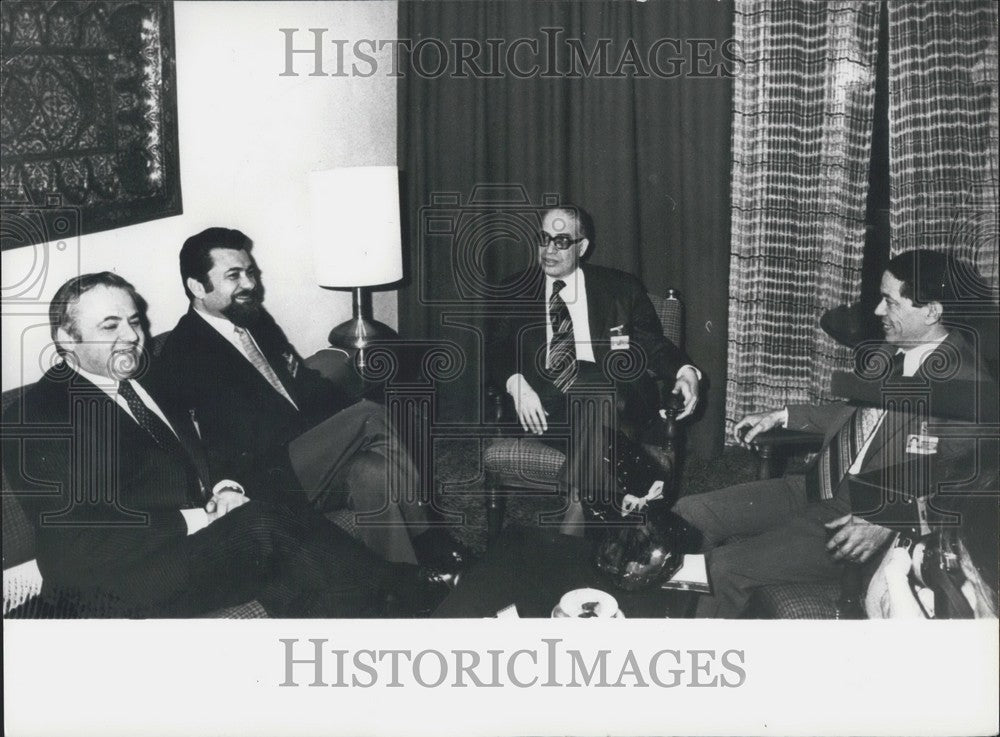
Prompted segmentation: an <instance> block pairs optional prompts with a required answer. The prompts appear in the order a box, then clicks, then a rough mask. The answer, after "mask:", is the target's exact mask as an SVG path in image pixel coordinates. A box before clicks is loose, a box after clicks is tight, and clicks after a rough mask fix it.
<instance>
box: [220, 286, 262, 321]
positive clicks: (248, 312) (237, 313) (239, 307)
mask: <svg viewBox="0 0 1000 737" xmlns="http://www.w3.org/2000/svg"><path fill="white" fill-rule="evenodd" d="M244 294H245V293H244ZM236 296H237V295H233V301H232V302H230V303H229V304H228V305H227V306H226V307H225V308H224V309H223V310H222V314H223V315H225V316H226V317H227V318H229V321H230V322H231V323H232V324H233V325H236V326H237V327H241V328H251V327H253V326H254V325H256V324H257V320H258V319H260V313H261V303H260V297H259V296H258V295H257V294H251V295H250V296H251V297H253V299H252V300H251V301H249V302H237V301H236ZM240 296H243V295H240Z"/></svg>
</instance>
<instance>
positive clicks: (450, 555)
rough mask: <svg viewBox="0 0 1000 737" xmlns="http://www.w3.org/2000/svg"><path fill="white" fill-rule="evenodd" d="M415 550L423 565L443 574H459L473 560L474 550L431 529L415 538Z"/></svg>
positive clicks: (442, 531) (440, 531)
mask: <svg viewBox="0 0 1000 737" xmlns="http://www.w3.org/2000/svg"><path fill="white" fill-rule="evenodd" d="M413 550H414V551H415V552H416V554H417V560H418V561H420V564H421V565H424V566H428V567H430V568H434V569H437V570H438V571H440V572H442V573H459V572H460V571H462V570H463V569H464V568H465V566H466V565H468V564H469V562H470V561H471V560H472V550H471V549H470V548H469V547H468V546H467V545H463V544H462V543H460V542H459V541H458V540H456V539H455V538H453V537H452V536H451V535H449V534H448V533H447V532H445V531H444V530H441V529H431V530H427V531H426V532H422V533H421V534H419V535H417V536H416V537H415V538H413Z"/></svg>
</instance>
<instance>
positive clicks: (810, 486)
mask: <svg viewBox="0 0 1000 737" xmlns="http://www.w3.org/2000/svg"><path fill="white" fill-rule="evenodd" d="M905 355H906V354H905V353H903V352H899V353H896V354H895V355H894V356H893V357H892V361H891V369H890V372H889V379H890V380H892V379H896V378H899V377H900V376H902V375H903V358H904V357H905ZM884 411H885V410H883V409H880V408H878V407H858V408H857V409H856V410H855V411H854V414H853V415H851V419H850V420H849V421H848V422H847V423H846V424H845V425H844V427H842V428H841V429H840V430H839V431H838V432H837V434H836V435H835V436H834V437H833V439H832V440H831V441H830V443H829V444H828V445H827V446H826V447H825V448H823V451H822V453H820V455H819V457H818V458H817V459H816V462H815V463H813V464H812V466H810V468H809V469H808V471H806V492H807V494H808V495H809V497H810V498H811V499H832V498H833V497H834V495H835V494H836V491H837V487H838V486H839V485H840V482H841V481H843V479H844V477H845V476H846V475H847V472H848V470H849V469H850V467H851V466H852V465H853V464H854V459H855V458H857V456H858V453H859V452H860V451H861V449H862V448H863V447H864V445H865V440H867V439H868V436H869V435H871V433H872V432H873V431H874V430H875V428H876V427H877V426H878V424H879V420H881V419H882V414H883V412H884ZM870 455H871V450H870V449H869V452H868V455H866V457H865V458H866V461H867V458H868V456H870Z"/></svg>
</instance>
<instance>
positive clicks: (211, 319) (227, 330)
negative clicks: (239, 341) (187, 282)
mask: <svg viewBox="0 0 1000 737" xmlns="http://www.w3.org/2000/svg"><path fill="white" fill-rule="evenodd" d="M192 309H193V310H194V312H195V314H196V315H198V316H199V317H201V319H202V320H204V321H205V322H207V323H208V324H209V325H211V326H212V327H213V328H215V330H216V331H217V332H219V333H221V334H222V336H223V337H225V338H226V339H227V340H231V339H232V336H233V335H235V334H236V325H235V324H234V323H233V322H232V321H231V320H228V319H226V318H225V317H217V316H215V315H209V314H208V313H207V312H205V311H203V310H199V309H198V308H197V307H192Z"/></svg>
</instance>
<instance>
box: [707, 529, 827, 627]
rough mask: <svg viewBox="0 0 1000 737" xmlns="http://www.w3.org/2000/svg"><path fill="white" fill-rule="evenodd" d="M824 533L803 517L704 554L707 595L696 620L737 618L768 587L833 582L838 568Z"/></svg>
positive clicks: (823, 530)
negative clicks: (753, 596)
mask: <svg viewBox="0 0 1000 737" xmlns="http://www.w3.org/2000/svg"><path fill="white" fill-rule="evenodd" d="M826 541H827V533H826V529H825V528H824V527H823V525H822V523H821V522H819V521H818V520H817V519H813V518H810V517H808V516H805V515H802V516H797V517H794V518H792V519H791V520H789V521H787V522H786V523H784V524H781V525H779V526H777V527H774V528H772V529H770V530H767V531H765V532H762V533H760V534H759V535H755V536H754V537H751V538H748V539H746V540H740V541H738V542H733V543H730V544H728V545H721V546H719V547H717V548H714V549H712V550H710V551H709V552H708V553H707V554H706V562H707V565H708V571H709V578H710V581H711V584H712V594H711V595H708V594H702V595H701V596H700V598H699V600H698V605H697V610H696V616H698V617H715V618H734V617H738V616H739V615H740V614H741V613H742V612H743V610H744V609H745V608H746V605H747V602H748V601H749V599H750V596H751V594H752V593H753V591H754V589H756V588H758V587H760V586H767V585H769V584H781V583H817V582H821V581H835V580H837V579H838V577H839V575H840V564H839V563H836V562H835V561H834V560H833V558H831V557H830V555H829V553H827V551H826Z"/></svg>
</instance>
